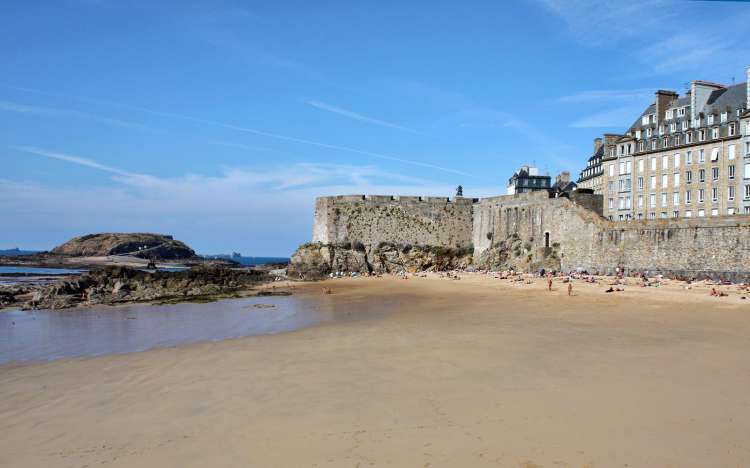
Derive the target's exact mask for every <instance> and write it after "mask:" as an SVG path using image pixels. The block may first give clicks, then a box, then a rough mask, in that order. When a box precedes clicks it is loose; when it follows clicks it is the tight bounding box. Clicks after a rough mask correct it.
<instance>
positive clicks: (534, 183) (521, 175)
mask: <svg viewBox="0 0 750 468" xmlns="http://www.w3.org/2000/svg"><path fill="white" fill-rule="evenodd" d="M551 182H552V178H551V177H550V176H549V175H541V174H539V169H538V168H536V167H533V166H521V168H520V169H519V170H517V171H516V172H514V173H513V175H512V176H511V178H510V179H508V185H507V189H506V192H507V194H508V195H513V194H515V193H526V192H538V191H541V190H549V189H550V187H551V185H552V184H551Z"/></svg>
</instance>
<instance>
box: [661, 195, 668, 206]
mask: <svg viewBox="0 0 750 468" xmlns="http://www.w3.org/2000/svg"><path fill="white" fill-rule="evenodd" d="M661 206H667V192H662V193H661Z"/></svg>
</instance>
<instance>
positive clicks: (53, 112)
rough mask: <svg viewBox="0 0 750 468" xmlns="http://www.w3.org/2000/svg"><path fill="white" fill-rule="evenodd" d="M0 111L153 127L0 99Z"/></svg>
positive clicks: (117, 124)
mask: <svg viewBox="0 0 750 468" xmlns="http://www.w3.org/2000/svg"><path fill="white" fill-rule="evenodd" d="M0 111H5V112H15V113H18V114H30V115H47V116H61V117H73V118H79V119H85V120H91V121H94V122H98V123H102V124H106V125H113V126H117V127H127V128H134V129H138V130H144V131H148V132H154V131H156V130H155V129H153V128H151V127H148V126H146V125H143V124H140V123H136V122H128V121H125V120H120V119H112V118H109V117H102V116H100V115H94V114H88V113H86V112H80V111H77V110H73V109H56V108H50V107H40V106H31V105H28V104H20V103H16V102H9V101H0Z"/></svg>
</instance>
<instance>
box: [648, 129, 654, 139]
mask: <svg viewBox="0 0 750 468" xmlns="http://www.w3.org/2000/svg"><path fill="white" fill-rule="evenodd" d="M653 135H654V129H653V128H647V129H646V136H647V137H649V138H651V137H652V136H653Z"/></svg>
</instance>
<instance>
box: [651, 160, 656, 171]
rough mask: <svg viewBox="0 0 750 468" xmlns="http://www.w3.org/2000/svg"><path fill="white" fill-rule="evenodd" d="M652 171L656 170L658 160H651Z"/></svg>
mask: <svg viewBox="0 0 750 468" xmlns="http://www.w3.org/2000/svg"><path fill="white" fill-rule="evenodd" d="M651 170H652V171H655V170H656V158H651Z"/></svg>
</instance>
